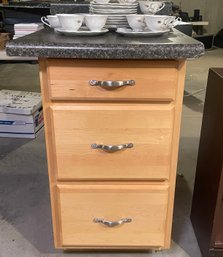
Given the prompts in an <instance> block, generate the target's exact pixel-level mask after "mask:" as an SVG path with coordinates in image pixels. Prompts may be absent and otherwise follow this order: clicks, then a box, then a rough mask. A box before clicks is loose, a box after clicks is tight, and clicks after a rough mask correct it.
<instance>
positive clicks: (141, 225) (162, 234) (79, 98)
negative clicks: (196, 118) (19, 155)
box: [39, 59, 185, 249]
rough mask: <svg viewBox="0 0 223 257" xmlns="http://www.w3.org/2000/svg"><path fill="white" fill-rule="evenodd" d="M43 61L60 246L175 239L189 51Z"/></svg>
mask: <svg viewBox="0 0 223 257" xmlns="http://www.w3.org/2000/svg"><path fill="white" fill-rule="evenodd" d="M39 63H40V75H41V76H40V77H41V86H42V95H43V107H44V114H45V132H46V142H47V155H48V169H49V178H50V189H51V204H52V216H53V227H54V240H55V246H56V247H57V248H64V249H66V248H73V249H102V248H103V249H162V248H169V247H170V241H171V227H172V214H173V202H174V200H173V199H174V191H175V178H176V166H177V156H178V143H179V128H180V118H181V108H182V96H183V86H184V76H185V61H184V60H182V61H176V60H163V61H142V60H134V61H133V60H125V61H123V60H119V61H115V60H103V61H102V60H74V59H40V60H39ZM92 81H94V83H92ZM95 81H97V82H96V83H95ZM123 84H124V85H123Z"/></svg>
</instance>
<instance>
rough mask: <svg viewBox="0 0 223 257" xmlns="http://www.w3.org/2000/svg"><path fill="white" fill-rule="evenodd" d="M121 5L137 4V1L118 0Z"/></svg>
mask: <svg viewBox="0 0 223 257" xmlns="http://www.w3.org/2000/svg"><path fill="white" fill-rule="evenodd" d="M118 2H119V3H120V4H126V3H135V2H136V0H118Z"/></svg>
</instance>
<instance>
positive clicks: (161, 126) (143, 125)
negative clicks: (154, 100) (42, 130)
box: [51, 104, 174, 180]
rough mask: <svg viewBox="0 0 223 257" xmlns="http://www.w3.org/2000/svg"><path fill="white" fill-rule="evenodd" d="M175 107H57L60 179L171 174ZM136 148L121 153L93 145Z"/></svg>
mask: <svg viewBox="0 0 223 257" xmlns="http://www.w3.org/2000/svg"><path fill="white" fill-rule="evenodd" d="M173 116H174V114H173V106H172V105H143V104H141V105H140V104H138V105H134V104H133V105H130V104H129V105H126V104H125V105H121V104H120V105H118V104H111V105H109V104H107V105H105V104H103V105H78V106H74V105H73V106H71V105H70V106H62V105H58V106H53V107H51V117H52V119H53V124H54V133H55V134H54V143H55V149H56V151H55V152H56V153H55V154H56V160H57V176H58V179H97V180H104V179H118V180H120V179H121V180H122V179H123V180H126V179H127V180H128V179H149V180H150V179H152V180H153V179H154V180H166V179H168V178H169V170H170V153H171V141H172V127H173ZM95 143H96V144H101V145H121V144H129V143H132V144H133V147H132V148H127V149H123V150H120V151H117V152H112V153H111V152H106V151H104V150H102V149H93V148H92V147H91V145H92V144H95Z"/></svg>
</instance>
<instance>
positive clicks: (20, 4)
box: [0, 1, 51, 9]
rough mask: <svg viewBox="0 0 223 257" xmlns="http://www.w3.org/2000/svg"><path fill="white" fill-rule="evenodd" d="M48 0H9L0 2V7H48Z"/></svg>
mask: <svg viewBox="0 0 223 257" xmlns="http://www.w3.org/2000/svg"><path fill="white" fill-rule="evenodd" d="M50 4H51V3H50V2H47V1H46V2H44V1H25V2H10V3H9V4H0V8H2V9H4V8H7V9H10V8H22V9H23V8H24V9H26V8H28V9H42V8H48V9H49V8H50Z"/></svg>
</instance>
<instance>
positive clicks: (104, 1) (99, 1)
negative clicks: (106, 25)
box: [94, 0, 110, 4]
mask: <svg viewBox="0 0 223 257" xmlns="http://www.w3.org/2000/svg"><path fill="white" fill-rule="evenodd" d="M109 1H110V0H94V2H95V3H97V4H107V3H109Z"/></svg>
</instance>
